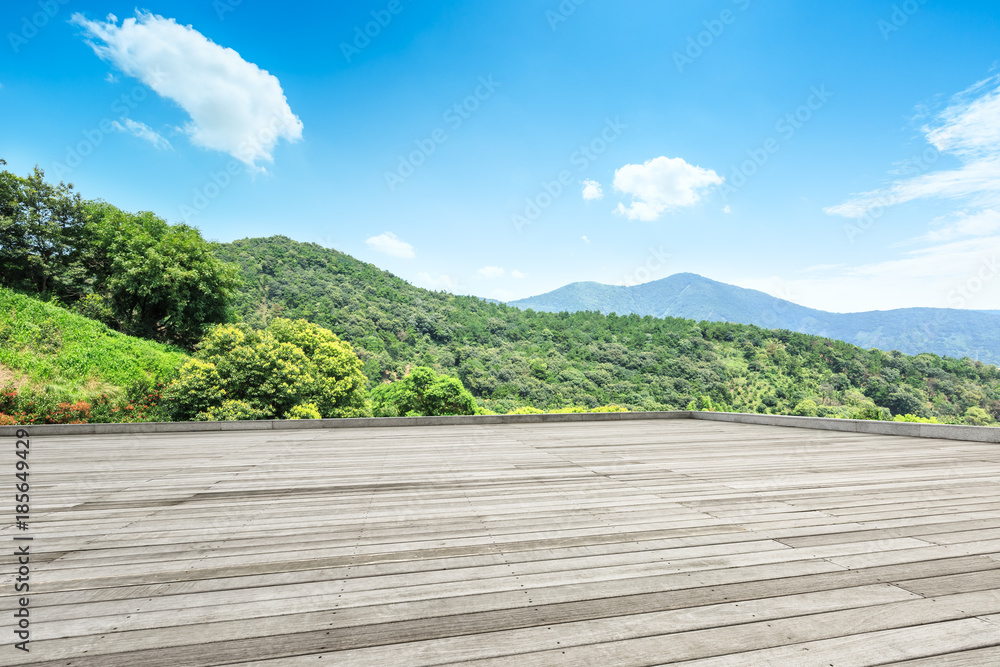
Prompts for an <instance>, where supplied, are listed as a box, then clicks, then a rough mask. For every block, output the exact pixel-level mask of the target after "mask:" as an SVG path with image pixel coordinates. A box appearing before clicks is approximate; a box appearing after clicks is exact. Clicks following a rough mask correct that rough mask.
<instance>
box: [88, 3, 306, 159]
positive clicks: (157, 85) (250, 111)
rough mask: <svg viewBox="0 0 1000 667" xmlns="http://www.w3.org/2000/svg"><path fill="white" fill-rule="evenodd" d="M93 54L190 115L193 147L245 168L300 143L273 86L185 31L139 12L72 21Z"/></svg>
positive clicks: (269, 78)
mask: <svg viewBox="0 0 1000 667" xmlns="http://www.w3.org/2000/svg"><path fill="white" fill-rule="evenodd" d="M73 22H74V23H76V24H77V25H79V26H81V27H82V28H83V29H84V30H86V33H87V36H88V37H89V38H90V40H88V42H89V43H90V46H91V48H93V49H94V52H95V53H96V54H97V55H98V56H100V57H101V58H102V59H104V60H105V61H107V62H110V63H112V64H113V65H114V66H115V67H117V68H118V69H119V70H121V71H122V72H123V73H124V74H126V75H127V76H131V77H134V78H137V79H139V80H140V81H142V82H143V83H144V84H146V85H147V86H149V87H150V88H152V89H153V90H154V91H155V92H156V93H157V94H158V95H160V96H161V97H164V98H166V99H169V100H172V101H173V102H176V103H177V104H178V105H179V106H180V107H181V108H182V109H184V111H186V112H187V114H188V115H189V116H190V120H189V122H187V123H186V124H185V125H184V126H183V128H181V130H182V131H183V132H184V133H185V134H187V135H188V136H189V137H190V140H191V143H193V144H195V145H196V146H200V147H202V148H208V149H211V150H217V151H221V152H224V153H228V154H230V155H232V156H233V157H234V158H236V159H238V160H240V161H241V162H243V163H245V164H247V165H248V166H250V167H251V168H258V169H259V167H257V162H258V161H265V162H271V161H273V157H272V156H273V152H274V149H275V146H277V144H278V141H279V140H281V139H285V140H286V141H290V142H291V141H298V140H299V139H301V138H302V121H300V120H299V118H298V117H297V116H296V115H295V114H293V113H292V110H291V108H290V107H289V106H288V101H287V100H286V99H285V93H284V91H283V90H282V89H281V84H280V83H279V81H278V79H277V78H276V77H274V76H273V75H271V74H269V73H268V72H267V71H265V70H262V69H260V68H259V67H257V65H255V64H253V63H250V62H247V61H246V60H244V59H243V58H242V57H240V54H238V53H237V52H236V51H234V50H233V49H229V48H225V47H222V46H219V45H218V44H216V43H214V42H212V41H211V40H209V39H208V38H206V37H205V36H204V35H202V34H201V33H200V32H198V31H197V30H195V29H194V28H193V27H191V26H189V25H188V26H182V25H180V24H178V23H177V22H176V21H174V19H167V18H163V17H162V16H158V15H155V14H150V13H149V12H143V11H137V12H136V17H135V18H130V19H125V20H124V21H123V22H122V24H121V25H120V26H119V25H118V19H117V18H115V17H114V16H108V19H107V21H106V22H101V21H89V20H87V19H86V18H85V17H84V16H83V15H82V14H74V15H73Z"/></svg>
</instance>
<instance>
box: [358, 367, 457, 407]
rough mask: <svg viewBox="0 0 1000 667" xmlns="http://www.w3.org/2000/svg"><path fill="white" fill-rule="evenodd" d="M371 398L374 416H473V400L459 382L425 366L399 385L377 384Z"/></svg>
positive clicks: (415, 370) (396, 383)
mask: <svg viewBox="0 0 1000 667" xmlns="http://www.w3.org/2000/svg"><path fill="white" fill-rule="evenodd" d="M371 398H372V406H373V409H374V413H375V416H377V417H396V416H410V417H412V416H431V415H472V414H475V413H476V401H475V399H474V398H473V397H472V394H470V393H469V392H468V390H466V389H465V387H463V386H462V383H461V382H460V381H458V380H456V379H455V378H451V377H446V376H439V375H438V374H437V373H435V372H434V371H433V370H432V369H430V368H426V367H424V366H417V367H416V368H414V369H413V370H412V371H410V374H409V375H407V376H406V377H405V378H403V379H402V380H399V381H398V382H392V383H386V384H380V385H378V386H377V387H375V389H373V390H372V393H371Z"/></svg>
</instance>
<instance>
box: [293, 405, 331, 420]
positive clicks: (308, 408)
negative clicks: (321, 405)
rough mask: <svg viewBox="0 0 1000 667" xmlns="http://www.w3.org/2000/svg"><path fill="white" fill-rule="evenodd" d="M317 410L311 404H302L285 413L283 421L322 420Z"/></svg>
mask: <svg viewBox="0 0 1000 667" xmlns="http://www.w3.org/2000/svg"><path fill="white" fill-rule="evenodd" d="M322 418H323V416H322V415H320V413H319V409H318V408H317V407H316V406H315V405H313V404H312V403H303V404H302V405H296V406H295V407H294V408H292V409H291V410H289V411H288V412H286V413H285V419H322Z"/></svg>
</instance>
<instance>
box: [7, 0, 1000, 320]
mask: <svg viewBox="0 0 1000 667" xmlns="http://www.w3.org/2000/svg"><path fill="white" fill-rule="evenodd" d="M329 5H335V6H329ZM998 17H1000V8H997V6H996V4H995V3H994V2H986V1H983V2H942V1H936V0H925V1H924V2H921V0H908V1H907V2H899V1H897V2H880V1H875V0H866V1H861V0H844V1H842V2H837V3H830V2H823V3H804V2H791V1H790V0H788V1H782V0H774V1H771V2H764V1H763V0H713V1H699V2H695V1H676V2H668V3H665V2H653V1H649V2H646V1H639V0H636V1H633V2H628V3H612V2H606V1H601V0H564V1H562V2H560V1H559V0H530V1H529V0H520V1H519V0H511V1H510V2H505V3H482V2H472V1H452V2H432V1H430V0H422V1H419V2H418V1H417V0H374V1H371V2H367V1H364V2H362V1H354V2H338V3H322V4H321V3H304V4H303V3H297V4H281V5H278V4H276V3H262V2H251V1H250V0H243V1H240V0H216V1H215V2H212V1H209V0H204V1H203V2H167V1H155V0H149V1H144V2H143V4H141V5H139V9H138V10H137V9H136V5H135V4H134V3H131V2H130V3H123V2H115V1H109V2H93V1H79V2H78V1H76V0H47V1H46V0H42V1H41V2H38V1H37V0H36V1H35V2H8V3H5V4H4V6H3V7H2V9H0V23H2V25H3V26H4V33H5V37H4V43H3V44H2V45H0V53H2V54H3V55H2V56H0V58H2V62H3V65H4V66H3V68H2V69H0V122H2V126H3V128H5V129H4V132H3V134H2V135H0V136H2V143H0V157H2V158H4V159H6V160H7V162H8V167H7V168H8V169H11V170H13V171H15V172H18V173H26V172H28V171H29V170H30V169H31V167H32V166H33V165H35V164H38V165H39V166H41V167H42V168H43V169H45V170H46V172H47V173H48V175H49V176H50V177H52V178H53V179H61V180H65V181H68V182H72V183H74V184H75V186H76V187H77V189H78V190H79V191H81V192H82V193H83V195H84V196H85V197H88V198H101V199H105V200H107V201H109V202H111V203H114V204H116V205H118V206H120V207H122V208H125V209H127V210H152V211H154V212H156V213H157V214H159V215H161V216H163V217H165V218H167V219H168V220H170V221H174V222H177V221H187V222H190V223H191V224H193V225H196V226H197V227H199V228H200V229H201V230H202V232H203V234H204V235H205V236H206V237H208V238H211V239H215V240H219V241H230V240H233V239H237V238H243V237H246V236H268V235H272V234H284V235H287V236H290V237H292V238H294V239H297V240H300V241H313V242H317V243H321V244H323V245H325V246H328V247H334V248H337V249H338V250H341V251H343V252H346V253H349V254H351V255H353V256H355V257H358V258H360V259H363V260H365V261H369V262H372V263H374V264H376V265H378V266H380V267H382V268H385V269H387V270H389V271H392V272H393V273H395V274H396V275H399V276H401V277H403V278H405V279H406V280H408V281H410V282H412V283H414V284H416V285H420V286H423V287H431V288H436V289H447V290H449V291H454V292H460V293H471V294H476V295H480V296H486V297H493V298H500V299H511V298H520V297H525V296H530V295H533V294H538V293H541V292H545V291H548V290H551V289H554V288H557V287H559V286H561V285H564V284H566V283H569V282H573V281H578V280H594V281H598V282H604V283H613V284H630V283H639V282H645V281H647V280H653V279H657V278H663V277H666V276H668V275H670V274H673V273H677V272H681V271H690V272H694V273H699V274H702V275H704V276H707V277H709V278H713V279H716V280H721V281H724V282H729V283H734V284H738V285H741V286H745V287H753V288H757V289H763V290H764V291H767V292H769V293H771V294H774V295H776V296H780V297H783V298H788V299H790V300H793V301H796V302H798V303H802V304H804V305H809V306H813V307H818V308H825V309H828V310H837V311H853V310H866V309H887V308H895V307H905V306H948V307H962V308H982V309H1000V280H997V279H995V278H996V276H997V274H998V272H1000V269H998V268H997V266H996V255H997V252H998V251H1000V79H998V78H997V77H998V75H1000V48H998V47H1000V26H998V20H997V19H998ZM366 31H367V33H368V34H367V35H366V34H365V33H366Z"/></svg>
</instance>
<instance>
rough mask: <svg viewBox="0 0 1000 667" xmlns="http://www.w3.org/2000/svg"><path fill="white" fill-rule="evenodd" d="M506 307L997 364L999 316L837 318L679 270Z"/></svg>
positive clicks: (934, 311) (903, 313) (923, 313)
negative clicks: (799, 336)
mask: <svg viewBox="0 0 1000 667" xmlns="http://www.w3.org/2000/svg"><path fill="white" fill-rule="evenodd" d="M507 303H508V305H510V306H514V307H516V308H520V309H522V310H526V309H531V310H536V311H541V312H581V311H596V312H600V313H602V314H605V315H608V314H610V313H616V314H617V315H631V314H635V315H642V316H645V315H651V316H653V317H659V318H663V317H682V318H686V319H694V320H697V321H708V322H729V323H733V324H753V325H755V326H759V327H763V328H767V329H787V330H789V331H795V332H798V333H807V334H813V335H817V336H823V337H827V338H835V339H837V340H843V341H846V342H848V343H852V344H854V345H858V346H860V347H864V348H873V347H874V348H878V349H882V350H899V351H900V352H904V353H906V354H920V353H922V352H932V353H934V354H939V355H942V356H950V357H956V358H961V357H965V356H968V357H970V358H972V359H977V360H980V361H985V362H988V363H993V364H998V363H1000V313H998V312H997V311H988V310H956V309H950V308H923V307H918V308H895V309H890V310H872V311H859V312H853V313H834V312H829V311H824V310H819V309H816V308H809V307H807V306H801V305H799V304H796V303H794V302H792V301H788V300H786V299H781V298H778V297H775V296H771V295H770V294H767V293H765V292H761V291H759V290H754V289H748V288H745V287H738V286H736V285H729V284H727V283H723V282H719V281H716V280H711V279H710V278H705V277H704V276H700V275H698V274H695V273H677V274H674V275H672V276H668V277H666V278H662V279H660V280H655V281H651V282H648V283H642V284H640V285H632V286H622V285H605V284H602V283H597V282H592V281H584V282H576V283H570V284H568V285H565V286H563V287H560V288H558V289H556V290H552V291H551V292H546V293H544V294H540V295H537V296H533V297H528V298H526V299H517V300H514V301H509V302H507Z"/></svg>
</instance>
